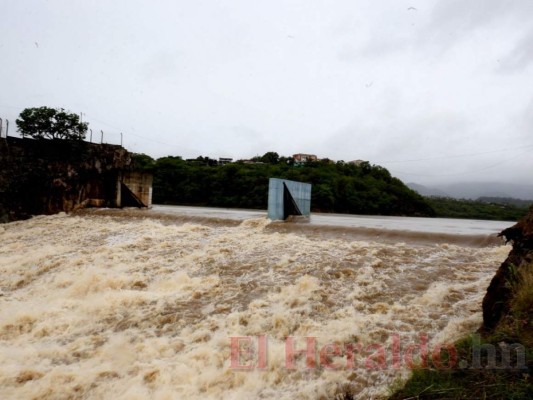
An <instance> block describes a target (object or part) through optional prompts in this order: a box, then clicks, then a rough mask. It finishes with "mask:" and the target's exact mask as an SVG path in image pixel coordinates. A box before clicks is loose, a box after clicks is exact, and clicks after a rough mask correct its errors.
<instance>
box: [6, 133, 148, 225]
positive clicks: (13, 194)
mask: <svg viewBox="0 0 533 400" xmlns="http://www.w3.org/2000/svg"><path fill="white" fill-rule="evenodd" d="M133 167H134V166H133V164H132V158H131V154H130V153H129V152H128V151H127V150H126V149H124V148H123V147H121V146H117V145H109V144H93V143H88V142H84V141H67V140H34V139H28V138H26V139H20V138H13V137H8V138H7V139H6V138H2V139H0V221H3V222H6V221H11V220H16V219H23V218H28V217H30V216H31V215H37V214H53V213H56V212H61V211H65V212H69V211H72V210H75V209H78V208H83V207H91V206H92V207H117V206H118V207H120V206H121V205H122V198H121V185H122V179H123V177H124V176H129V175H128V174H132V173H134V171H133ZM142 175H143V174H141V176H142ZM148 175H149V174H148ZM138 180H139V179H138ZM140 180H141V181H142V183H145V184H147V183H150V188H145V189H144V190H145V191H150V192H151V178H148V177H145V178H144V181H143V180H142V179H140ZM137 191H139V189H138V188H137ZM146 205H148V204H146Z"/></svg>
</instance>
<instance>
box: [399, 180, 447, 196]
mask: <svg viewBox="0 0 533 400" xmlns="http://www.w3.org/2000/svg"><path fill="white" fill-rule="evenodd" d="M405 185H406V186H407V187H408V188H409V189H413V190H414V191H415V192H418V193H419V194H421V195H422V196H439V197H451V196H450V195H449V194H448V193H446V192H444V191H442V190H439V189H436V188H432V187H428V186H424V185H420V184H418V183H414V182H410V183H406V184H405Z"/></svg>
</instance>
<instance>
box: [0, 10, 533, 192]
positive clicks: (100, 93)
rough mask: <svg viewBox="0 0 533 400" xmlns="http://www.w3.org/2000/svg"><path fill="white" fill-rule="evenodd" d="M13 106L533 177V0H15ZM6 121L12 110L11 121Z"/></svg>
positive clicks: (459, 176)
mask: <svg viewBox="0 0 533 400" xmlns="http://www.w3.org/2000/svg"><path fill="white" fill-rule="evenodd" d="M1 9H2V12H1V17H2V21H1V23H0V60H1V62H0V117H2V118H4V119H5V118H7V119H9V120H10V123H11V126H10V133H12V132H13V130H14V128H15V119H16V118H17V116H18V114H19V112H20V111H22V109H23V108H26V107H37V106H50V107H62V108H65V109H68V110H70V111H72V112H76V113H83V119H84V120H86V121H88V122H89V123H90V128H91V129H92V130H93V139H94V140H98V141H99V140H100V130H103V131H104V133H105V139H106V141H108V142H111V143H119V142H120V136H119V133H120V132H123V133H124V145H125V147H127V148H128V149H129V150H132V151H135V152H144V153H147V154H149V155H151V156H153V157H161V156H165V155H181V156H183V157H185V158H189V157H196V156H198V155H204V156H206V155H207V156H210V157H215V158H218V157H233V158H249V157H252V156H254V155H257V154H259V155H261V154H263V153H265V152H267V151H276V152H278V153H279V154H281V155H292V154H293V153H298V152H306V153H313V154H317V155H318V156H319V157H328V158H331V159H335V160H341V159H342V160H346V161H349V160H354V159H364V160H369V161H370V162H371V163H375V164H380V165H383V166H385V167H386V168H388V169H389V170H390V171H391V172H392V173H393V175H395V176H398V177H400V178H401V179H402V180H404V181H406V182H411V181H414V182H419V183H426V184H427V183H431V182H442V181H471V180H478V181H493V180H502V181H507V182H525V181H527V182H528V183H531V182H533V179H532V177H533V157H531V154H532V151H533V138H532V128H533V18H532V16H533V1H532V0H441V1H431V0H429V1H428V0H382V1H375V0H339V1H331V0H329V1H325V0H324V1H315V0H298V1H297V0H284V1H278V0H269V1H251V0H226V1H215V0H190V1H181V0H178V1H156V0H152V1H148V0H146V1H132V0H128V1H117V0H113V1H109V0H97V1H72V0H63V1H59V0H49V1H41V0H31V1H30V0H3V1H2V7H1ZM4 127H5V124H4Z"/></svg>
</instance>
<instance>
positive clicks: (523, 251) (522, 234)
mask: <svg viewBox="0 0 533 400" xmlns="http://www.w3.org/2000/svg"><path fill="white" fill-rule="evenodd" d="M500 236H503V237H505V239H506V241H507V242H511V243H512V246H513V249H512V250H511V252H510V253H509V256H508V257H507V259H506V260H505V261H504V262H503V263H502V265H501V266H500V268H499V269H498V271H497V272H496V275H495V276H494V278H492V281H491V282H490V285H489V287H488V289H487V293H486V294H485V297H484V299H483V327H482V330H485V331H488V332H490V331H492V330H493V329H494V328H495V327H496V326H497V325H498V323H499V322H500V320H501V319H502V318H503V317H504V316H505V315H506V314H507V313H508V312H509V310H510V303H511V301H512V299H513V294H514V293H513V284H514V282H516V280H517V279H518V278H519V276H520V274H521V273H522V272H523V270H524V269H527V268H533V206H531V207H530V209H529V213H528V214H527V215H526V216H525V217H524V218H522V219H521V220H520V221H518V222H517V223H516V224H515V225H513V226H512V227H510V228H507V229H505V230H503V231H502V232H501V233H500Z"/></svg>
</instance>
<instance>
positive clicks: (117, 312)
mask: <svg viewBox="0 0 533 400" xmlns="http://www.w3.org/2000/svg"><path fill="white" fill-rule="evenodd" d="M301 226H304V224H302V225H299V226H297V227H295V225H289V224H279V223H278V224H272V223H270V222H269V221H268V220H266V219H264V218H254V219H245V220H243V221H236V220H234V219H231V218H229V219H228V218H219V217H216V216H215V217H203V218H202V217H198V216H189V217H187V216H179V217H176V216H174V217H170V216H168V215H164V213H160V214H159V215H158V214H157V213H149V214H142V213H139V212H135V211H133V210H132V211H128V210H123V211H119V212H115V211H113V210H109V211H106V212H86V213H81V214H78V215H74V216H67V215H64V214H60V215H55V216H41V217H35V218H33V219H31V220H27V221H20V222H15V223H10V224H5V225H2V226H0V240H1V247H0V279H1V280H0V360H1V362H0V398H1V399H21V398H24V399H33V398H34V399H77V398H80V399H101V398H113V399H181V398H190V399H206V398H207V399H209V398H211V399H250V398H257V399H261V398H264V399H271V398H275V399H297V398H301V399H322V398H332V397H333V396H334V395H335V393H338V391H339V390H340V388H342V387H346V385H347V386H349V387H350V390H352V391H353V392H354V393H356V394H357V395H358V396H360V397H361V398H380V397H382V396H384V395H386V394H387V391H388V390H389V388H390V386H391V385H392V384H393V382H395V381H396V380H397V379H405V378H406V376H407V375H408V373H409V369H408V368H407V365H404V363H401V365H399V367H395V366H394V365H393V362H392V360H391V352H390V349H391V346H393V343H392V342H393V338H394V337H399V338H400V339H401V343H402V346H403V349H404V350H405V348H406V347H408V346H410V345H416V344H418V343H420V337H421V335H427V337H428V340H429V347H430V348H435V347H436V346H437V345H439V344H441V343H445V342H450V341H453V340H454V339H456V338H458V337H460V336H461V335H463V334H465V333H467V332H471V331H473V330H475V329H476V328H477V327H478V326H479V324H480V322H481V309H480V303H481V300H482V297H483V294H484V292H485V289H486V287H487V286H488V283H489V281H490V279H491V277H492V275H493V274H494V272H495V271H496V269H497V268H498V266H499V264H500V263H501V261H502V260H503V259H504V258H505V256H506V255H507V253H508V252H509V247H508V246H501V245H499V246H495V245H494V243H496V242H494V243H493V242H492V241H491V240H488V239H487V241H485V242H483V241H482V239H483V237H485V236H486V235H479V237H477V239H476V237H474V236H472V235H471V236H469V237H468V238H463V239H464V240H463V241H462V242H461V241H459V240H456V241H455V242H454V241H453V237H452V236H449V237H448V236H442V235H443V234H439V235H440V236H431V234H428V235H429V236H428V235H423V234H422V233H412V232H404V234H403V235H402V233H401V232H400V231H398V232H396V233H394V234H391V233H390V232H382V231H379V230H378V231H370V232H366V233H365V231H364V230H363V231H360V230H359V231H357V230H353V229H351V230H350V229H344V230H343V229H341V228H334V227H330V228H328V229H326V228H317V227H316V226H314V227H313V226H311V225H308V227H307V228H306V227H301ZM421 238H422V239H423V240H422V239H421ZM437 238H438V240H437ZM448 239H449V242H448V243H447V242H446V241H447V240H448ZM262 335H264V336H266V338H267V339H266V340H267V342H268V351H267V353H268V362H267V365H266V367H265V368H264V369H262V370H260V369H251V370H246V369H235V368H232V365H231V351H230V350H231V349H230V343H231V338H232V337H250V338H251V343H252V344H254V345H255V343H256V338H257V337H258V336H262ZM288 336H290V337H295V341H296V343H297V345H296V347H297V348H298V349H303V348H305V343H306V342H305V338H306V337H312V338H315V339H314V340H315V341H316V345H317V352H318V350H319V349H320V348H322V347H323V346H326V345H328V344H339V345H341V347H342V346H344V347H343V348H345V346H346V344H350V343H352V344H354V343H359V344H360V345H361V346H363V348H372V346H376V347H375V348H378V347H380V346H381V347H382V348H383V349H385V350H386V360H385V361H386V362H385V364H386V365H382V364H380V365H379V367H376V365H375V364H376V363H375V362H369V361H368V359H369V357H368V356H369V354H364V352H361V353H360V354H359V353H358V354H356V355H355V356H354V357H355V359H354V360H353V362H352V363H351V364H349V363H347V359H346V356H345V355H344V354H343V355H339V356H337V357H336V358H334V361H335V365H337V366H340V367H339V368H338V369H335V370H332V369H328V368H327V367H326V366H325V364H322V365H321V364H320V360H319V358H320V357H319V356H317V360H318V362H317V365H315V366H314V367H313V368H306V364H305V360H304V359H303V358H305V356H304V355H302V354H301V355H300V356H299V357H297V358H296V368H295V369H287V367H286V359H287V355H286V340H285V339H286V337H288ZM252 356H253V355H252ZM252 359H254V358H253V357H252ZM375 360H376V359H375V358H374V359H373V361H375ZM371 361H372V360H371ZM239 362H241V361H239ZM242 364H243V365H251V364H248V361H247V359H246V357H244V359H243V360H242ZM348 364H349V365H348ZM234 366H235V365H234Z"/></svg>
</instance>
